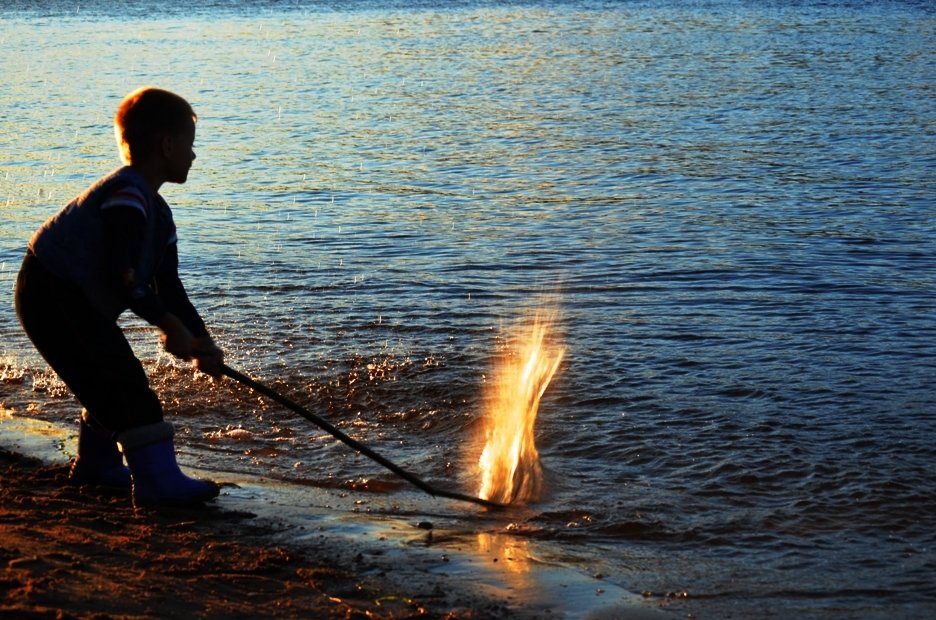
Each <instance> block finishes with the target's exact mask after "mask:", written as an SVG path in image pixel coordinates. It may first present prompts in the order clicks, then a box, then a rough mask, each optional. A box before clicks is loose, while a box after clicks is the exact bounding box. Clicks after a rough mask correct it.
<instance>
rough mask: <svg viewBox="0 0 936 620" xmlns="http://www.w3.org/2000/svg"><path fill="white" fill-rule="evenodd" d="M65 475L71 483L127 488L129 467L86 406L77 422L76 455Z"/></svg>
mask: <svg viewBox="0 0 936 620" xmlns="http://www.w3.org/2000/svg"><path fill="white" fill-rule="evenodd" d="M68 478H69V480H71V481H72V482H74V483H75V484H93V485H96V486H103V487H110V488H112V489H119V490H122V491H129V490H130V485H131V480H130V470H129V469H127V468H126V467H125V466H124V463H123V455H122V454H121V453H120V450H118V449H117V441H116V440H115V439H114V438H113V436H112V435H110V434H108V432H107V431H106V430H105V429H103V428H101V427H100V426H98V425H96V424H95V423H94V421H93V419H92V418H91V415H90V414H89V413H88V410H87V409H83V410H82V411H81V421H80V422H79V423H78V457H77V458H76V459H75V460H74V462H72V466H71V471H69V472H68Z"/></svg>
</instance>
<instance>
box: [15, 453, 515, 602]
mask: <svg viewBox="0 0 936 620" xmlns="http://www.w3.org/2000/svg"><path fill="white" fill-rule="evenodd" d="M67 472H68V466H67V465H65V464H52V465H47V464H44V463H43V462H42V461H40V460H38V459H35V458H32V457H27V456H23V455H21V454H17V453H15V452H11V451H8V450H5V449H2V450H0V596H2V598H0V615H2V616H4V617H16V618H108V617H120V618H173V617H178V618H182V617H185V618H237V617H251V618H257V617H267V618H288V617H306V618H415V617H419V618H453V619H454V618H507V617H521V615H518V614H519V612H518V611H517V610H509V609H508V608H507V607H506V606H505V605H504V604H503V603H502V602H498V601H494V600H486V599H484V598H483V597H480V596H475V595H470V594H468V593H460V592H457V591H453V589H452V588H450V587H446V588H442V587H441V584H439V583H432V581H433V580H432V579H431V578H428V577H426V578H423V579H416V580H415V581H410V587H409V588H408V591H406V592H401V591H399V590H397V589H395V586H394V585H393V583H392V582H391V580H386V579H381V578H380V576H379V572H380V571H375V570H374V569H375V568H376V567H375V566H374V562H373V558H368V559H367V560H366V562H364V561H363V559H362V557H361V556H360V555H353V554H352V555H350V557H349V554H348V553H347V552H342V551H341V550H339V549H337V548H334V549H329V548H328V547H329V546H328V545H327V544H324V545H322V547H321V548H320V549H319V550H318V552H317V553H315V554H314V555H311V554H310V553H309V551H308V550H305V549H298V548H288V547H284V546H281V545H276V544H271V543H270V541H271V539H273V538H274V537H275V535H276V528H275V525H274V524H272V523H269V522H265V521H264V520H261V519H257V518H255V516H254V515H252V514H250V513H246V512H237V511H231V510H225V509H223V508H220V507H217V506H207V507H205V508H201V509H173V510H163V511H156V510H145V511H139V510H134V508H133V507H132V505H131V503H130V501H129V498H128V497H126V496H113V495H108V494H106V493H105V492H103V491H102V490H101V489H95V488H91V487H80V488H79V487H76V486H73V485H71V484H69V482H68V479H67ZM336 546H337V545H336ZM365 564H366V566H365ZM383 568H384V570H390V567H389V566H385V567H383ZM362 569H365V570H362ZM365 572H366V573H368V574H370V575H374V576H366V577H365V576H362V573H365Z"/></svg>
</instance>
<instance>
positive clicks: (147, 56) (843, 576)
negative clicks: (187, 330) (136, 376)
mask: <svg viewBox="0 0 936 620" xmlns="http://www.w3.org/2000/svg"><path fill="white" fill-rule="evenodd" d="M22 4H24V5H26V4H27V3H22ZM106 4H108V3H100V5H102V6H103V5H106ZM191 4H195V3H181V2H172V1H167V2H164V3H159V2H141V3H134V4H133V6H132V7H128V8H126V9H124V11H125V12H124V13H121V14H117V15H111V14H109V13H108V12H107V10H106V8H101V6H96V4H95V3H93V2H81V3H74V4H72V3H65V2H63V3H59V4H58V6H54V7H53V8H51V9H49V8H44V9H42V10H34V9H31V8H23V7H19V6H17V3H12V4H11V3H4V4H3V5H2V6H0V66H2V67H3V71H2V72H0V166H2V168H0V218H2V228H0V290H2V291H3V293H2V297H0V299H2V300H3V303H2V305H0V342H2V344H0V347H2V348H0V353H2V367H3V375H2V380H0V402H2V403H3V405H4V409H5V411H7V412H9V410H11V409H12V410H13V411H14V412H15V415H30V416H36V417H40V418H47V419H56V420H63V419H69V418H70V417H74V416H75V415H76V412H77V408H76V405H75V404H74V402H73V401H72V400H71V399H70V398H67V397H65V396H64V395H63V390H62V389H61V386H60V385H59V384H58V383H57V382H56V381H55V380H54V379H52V378H50V377H49V375H48V374H47V372H46V370H45V367H44V365H43V364H42V363H41V360H40V359H39V358H38V357H37V355H36V354H35V353H34V352H33V351H32V348H31V346H30V345H29V343H28V342H27V341H26V339H25V337H24V336H23V335H22V334H21V332H20V329H19V326H18V324H17V322H16V319H15V316H14V314H13V311H12V300H11V296H10V292H11V289H12V285H13V280H14V277H15V273H16V270H17V269H18V266H19V262H20V260H21V257H22V252H23V247H24V244H25V241H26V239H27V238H28V237H29V235H30V234H31V232H32V231H33V230H34V229H35V228H36V227H37V226H38V225H39V224H40V223H41V222H42V221H43V220H44V219H45V218H46V217H47V216H48V215H50V214H51V213H53V212H54V211H55V210H56V209H58V208H59V207H60V206H61V205H62V204H64V203H65V202H67V201H68V200H69V199H70V198H71V197H72V196H73V195H74V194H76V193H77V192H79V191H80V190H82V189H83V188H84V187H85V186H86V185H87V184H88V183H89V182H90V181H92V180H93V179H94V178H96V177H97V176H99V175H101V174H103V173H104V172H106V171H108V170H109V169H110V168H111V167H113V166H115V165H116V164H117V162H116V155H115V148H114V146H113V143H112V137H111V136H112V134H111V129H110V118H111V115H112V113H113V110H114V108H115V106H116V105H117V103H118V101H119V100H120V98H121V97H122V96H123V95H124V94H125V93H126V92H127V91H129V90H130V89H131V88H133V87H136V86H139V85H141V84H146V83H150V84H156V85H159V86H162V87H165V88H170V89H172V90H175V91H177V92H179V93H181V94H183V95H184V96H186V97H187V98H189V99H190V100H191V102H192V103H193V105H194V106H195V108H196V110H197V112H198V114H199V117H200V120H199V123H198V137H197V142H196V150H197V153H198V160H197V161H196V162H195V167H194V169H193V171H192V173H191V175H190V181H189V183H188V184H186V185H185V186H182V187H175V186H173V187H167V188H166V189H165V192H164V194H165V195H166V196H167V198H168V199H169V200H170V202H171V203H172V204H173V205H174V210H175V214H176V219H177V222H178V224H179V227H180V231H181V232H180V237H181V244H180V247H181V252H182V260H183V270H184V272H185V279H186V282H187V284H188V288H189V290H190V292H191V295H192V297H193V299H194V301H195V303H196V305H197V306H198V307H199V308H200V309H201V310H202V313H203V315H204V316H205V317H206V319H207V321H208V323H209V325H210V327H211V329H212V331H213V333H214V334H215V336H216V338H217V340H218V341H219V342H220V343H221V344H222V345H223V346H224V348H225V350H226V352H227V355H228V360H229V362H230V363H231V365H232V366H234V367H235V368H237V369H239V370H241V371H244V372H247V373H249V374H251V375H253V376H255V377H256V378H258V379H261V380H263V381H265V382H268V383H269V384H270V385H272V386H274V387H275V388H277V389H279V390H282V391H284V392H285V393H287V394H288V395H289V396H291V397H292V398H294V399H296V400H298V401H300V402H301V403H303V404H304V405H306V406H307V407H309V409H310V410H312V411H314V412H316V413H318V414H320V415H322V416H324V417H326V418H328V419H329V420H331V421H332V422H334V423H335V424H337V425H338V426H340V427H341V428H342V429H343V430H344V431H346V432H348V433H349V434H352V435H353V436H354V437H355V438H356V439H358V440H360V441H363V442H365V443H367V444H368V445H369V446H371V447H373V448H374V449H376V450H378V451H379V452H381V453H382V454H384V455H386V456H387V457H389V458H391V459H392V460H394V461H395V462H398V463H400V464H401V465H403V466H405V467H406V468H407V469H410V470H412V471H414V472H416V473H417V474H418V475H420V476H422V477H425V478H426V479H428V480H430V481H432V482H433V483H434V484H438V485H440V486H447V487H452V488H456V489H459V490H462V491H465V492H468V493H476V492H477V490H478V485H479V483H480V478H479V476H478V471H477V467H476V465H477V459H478V456H479V454H480V450H481V442H482V441H483V433H482V431H483V429H482V427H481V424H480V418H481V414H482V409H483V388H484V385H485V383H486V381H488V380H489V377H490V373H491V363H492V360H493V359H494V358H495V357H496V356H497V355H498V354H499V353H501V352H503V351H504V348H505V347H506V346H507V344H508V342H509V338H508V334H509V333H510V329H511V327H512V326H513V325H515V322H516V321H517V320H519V319H521V318H522V317H523V316H524V315H525V314H526V313H527V311H528V310H530V309H531V306H533V305H535V300H536V299H538V298H539V296H540V295H541V294H543V293H547V294H550V295H558V296H560V298H561V330H562V342H563V344H564V346H565V347H566V354H565V357H564V359H563V361H562V364H561V367H560V369H559V371H558V374H557V376H556V377H555V378H554V379H553V382H552V384H551V385H550V388H549V390H548V391H547V392H546V394H545V395H544V397H543V401H542V403H541V405H540V411H539V416H538V420H537V442H538V443H537V446H538V448H539V452H540V457H541V460H542V463H543V466H544V468H545V470H546V478H547V489H546V490H545V491H544V495H543V499H542V500H541V501H540V502H538V503H535V504H533V505H532V506H530V510H529V513H524V515H523V517H522V518H520V519H519V520H517V521H515V522H514V523H513V524H512V526H511V527H510V528H509V531H508V530H507V529H506V528H504V529H503V531H498V530H497V529H496V528H495V530H494V531H493V532H487V531H485V533H484V534H483V535H484V536H491V535H495V536H501V535H504V536H507V537H508V538H507V539H508V540H509V541H515V542H516V543H517V544H521V543H522V542H523V541H527V540H536V541H541V540H545V541H551V542H552V543H555V544H556V545H557V546H558V548H559V549H565V550H566V552H567V554H568V558H571V559H570V561H572V559H575V561H576V562H579V563H580V564H581V565H582V566H587V567H588V570H590V571H595V572H600V573H602V574H603V575H605V580H606V582H607V583H609V584H611V583H615V584H618V585H620V586H622V587H623V588H625V589H627V590H630V591H632V592H642V591H647V592H653V593H655V594H654V596H661V595H662V594H665V593H668V592H685V593H687V594H688V598H678V599H675V600H674V601H673V602H672V603H671V604H670V605H668V606H667V607H666V609H668V610H670V611H672V612H673V613H675V614H679V615H684V614H685V613H696V614H698V617H700V618H701V617H725V616H727V615H734V616H735V617H738V616H741V617H770V616H773V617H815V618H823V619H828V618H851V617H858V616H860V617H881V618H884V617H887V618H891V617H921V618H922V617H927V616H929V615H931V614H932V613H933V612H934V610H936V548H934V545H936V516H934V515H936V465H934V463H936V447H934V442H933V439H932V433H933V432H934V429H936V388H934V387H933V386H934V377H936V221H934V196H936V173H934V171H936V146H934V144H936V141H934V127H936V110H934V104H933V101H934V100H936V92H934V85H936V55H934V50H936V35H934V32H936V13H934V11H933V9H932V8H931V5H930V4H929V3H927V2H910V1H906V2H902V1H896V0H895V1H893V2H873V1H872V2H854V3H836V2H825V3H807V2H792V1H790V2H786V1H780V0H777V1H774V2H763V3H760V2H758V3H754V2H730V1H728V0H725V1H719V0H713V1H711V2H693V3H683V2H675V1H671V0H670V1H667V0H660V1H652V2H650V1H648V2H639V1H635V2H621V3H614V2H594V3H575V2H569V3H564V2H545V1H543V2H535V1H534V2H525V3H520V4H514V5H506V6H498V5H496V4H494V3H481V2H479V3H472V2H465V3H457V4H449V3H430V2H420V3H412V4H409V8H407V4H408V3H392V2H379V1H376V0H375V1H373V2H356V3H335V4H334V5H315V4H313V3H309V4H303V3H281V4H276V5H274V6H275V7H276V8H269V4H268V3H256V4H263V5H264V8H254V6H253V4H254V3H249V2H231V3H224V4H223V5H222V6H220V7H214V8H210V7H209V8H200V9H199V10H198V11H197V12H196V13H194V14H187V10H188V7H189V6H190V5H191ZM125 323H126V325H127V327H128V329H129V330H130V333H131V336H132V338H133V341H134V344H135V347H136V348H137V351H138V353H139V355H140V356H141V357H142V358H143V359H144V361H145V363H146V365H147V367H148V368H149V369H150V371H151V374H152V377H153V382H154V385H155V387H156V388H157V389H158V390H159V391H160V393H161V394H162V395H163V396H164V399H165V402H166V409H167V415H168V416H169V418H170V419H172V420H173V421H174V422H175V423H176V424H177V426H179V428H180V429H181V430H182V435H183V438H184V444H185V446H186V449H187V450H189V451H194V452H195V453H197V454H200V455H201V458H202V460H203V462H205V463H207V464H208V465H209V466H211V467H214V468H217V469H223V470H228V471H232V472H234V473H237V472H247V473H262V474H265V475H272V476H275V477H280V478H282V479H284V480H289V481H293V482H296V483H304V484H311V485H320V486H331V487H336V488H352V489H354V492H355V493H361V494H362V495H363V496H364V497H365V498H366V497H368V496H374V497H378V496H388V497H390V498H392V497H393V496H394V495H395V494H398V493H400V492H402V488H403V487H405V483H400V482H398V481H397V480H396V479H395V478H394V477H393V476H392V474H389V473H388V472H385V471H383V470H382V469H381V468H380V467H379V466H378V465H376V464H374V463H373V462H371V461H369V460H367V459H365V458H363V457H359V456H356V455H354V454H353V453H351V451H350V450H348V449H347V448H346V447H345V446H344V445H343V444H340V443H338V442H335V441H334V440H332V439H331V438H330V437H329V436H327V435H326V434H325V433H323V432H321V431H318V430H317V429H316V428H314V427H312V426H311V425H310V424H309V423H307V422H306V421H304V420H301V419H297V418H296V417H295V416H293V415H291V414H289V412H285V411H282V410H281V409H279V408H278V407H277V406H276V405H274V404H272V403H269V402H265V401H263V400H261V399H259V398H258V397H256V396H254V395H252V394H250V393H249V391H248V390H246V389H243V388H239V387H238V386H236V385H232V384H231V383H230V382H225V383H224V384H222V385H220V386H216V385H212V384H210V383H209V382H208V381H206V380H204V379H196V378H194V377H193V376H192V374H191V372H190V371H189V370H187V369H186V367H185V366H182V365H176V364H174V363H173V362H172V361H171V360H170V359H169V358H168V357H167V356H166V355H165V354H161V353H160V351H159V348H158V341H157V339H156V337H155V335H154V334H153V333H152V331H151V330H149V329H147V328H146V326H145V325H144V324H143V323H142V322H140V321H139V320H137V319H134V318H132V317H127V318H126V321H125ZM368 489H370V490H371V491H372V492H371V493H368ZM427 501H431V500H427ZM451 510H453V511H456V514H457V511H461V510H464V511H465V527H466V528H469V529H470V528H471V527H472V526H471V525H470V524H471V523H472V520H471V519H470V518H469V517H470V516H471V515H472V514H473V513H475V512H476V511H477V507H475V506H467V507H462V506H457V507H452V508H451ZM485 527H487V526H485ZM491 527H493V526H491ZM498 527H499V526H498ZM485 540H487V539H485ZM500 544H507V543H504V542H503V540H502V541H501V543H500ZM661 602H666V601H664V600H662V599H661Z"/></svg>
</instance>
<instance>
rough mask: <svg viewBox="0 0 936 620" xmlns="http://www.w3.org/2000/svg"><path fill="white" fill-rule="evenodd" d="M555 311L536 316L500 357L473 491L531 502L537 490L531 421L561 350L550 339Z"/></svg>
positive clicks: (539, 469) (539, 476)
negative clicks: (478, 485)
mask: <svg viewBox="0 0 936 620" xmlns="http://www.w3.org/2000/svg"><path fill="white" fill-rule="evenodd" d="M553 324H554V315H546V316H543V315H538V316H537V317H536V318H535V319H534V320H533V322H532V325H531V326H530V328H529V331H528V332H527V333H525V334H523V335H522V337H521V338H520V339H519V340H518V342H519V347H518V351H517V353H515V354H511V353H507V354H505V355H504V356H503V357H502V358H501V359H500V360H498V363H497V366H496V368H495V372H494V380H493V382H492V383H491V384H489V388H488V394H487V396H488V398H487V403H488V404H487V411H486V413H485V417H484V419H485V436H486V438H487V443H486V444H485V446H484V450H483V451H482V453H481V459H480V463H479V464H480V466H481V490H480V491H479V493H478V495H479V496H480V497H482V498H484V499H489V500H493V501H496V502H500V503H511V502H514V501H535V500H536V499H537V498H538V497H539V496H540V494H541V492H542V486H543V470H542V466H541V465H540V460H539V453H538V452H537V450H536V443H535V434H534V428H533V427H534V424H535V422H536V414H537V411H538V410H539V404H540V399H541V398H542V396H543V393H545V391H546V388H547V387H548V386H549V382H550V380H551V379H552V377H553V375H554V374H555V373H556V369H557V368H559V363H560V362H561V361H562V357H563V355H564V354H565V349H564V348H562V347H557V346H554V345H552V344H551V343H550V341H549V338H548V336H549V331H550V329H551V328H552V326H553Z"/></svg>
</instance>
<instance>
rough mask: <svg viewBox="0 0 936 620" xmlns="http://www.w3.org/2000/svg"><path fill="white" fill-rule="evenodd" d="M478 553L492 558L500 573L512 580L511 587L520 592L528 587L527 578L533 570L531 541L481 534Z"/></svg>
mask: <svg viewBox="0 0 936 620" xmlns="http://www.w3.org/2000/svg"><path fill="white" fill-rule="evenodd" d="M478 552H479V553H480V554H481V555H482V556H483V557H485V558H488V557H489V558H491V560H490V562H491V564H494V565H495V566H496V567H497V570H498V572H499V573H501V574H502V575H504V576H506V577H508V578H509V579H510V583H509V585H510V586H512V587H514V588H516V589H518V590H519V589H521V588H522V587H524V586H526V585H528V584H527V579H526V578H525V577H526V575H527V574H528V573H529V572H530V571H531V570H532V568H533V566H532V558H531V557H530V543H529V541H527V540H524V539H522V538H517V537H516V536H509V535H507V534H494V533H490V532H479V533H478Z"/></svg>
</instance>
